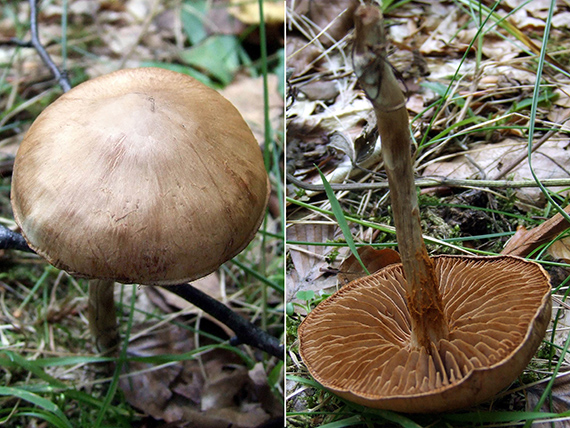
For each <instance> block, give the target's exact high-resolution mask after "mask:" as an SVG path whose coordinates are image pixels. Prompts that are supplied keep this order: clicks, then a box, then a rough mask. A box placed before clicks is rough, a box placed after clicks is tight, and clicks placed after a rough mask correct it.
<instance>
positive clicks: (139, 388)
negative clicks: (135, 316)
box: [119, 324, 283, 428]
mask: <svg viewBox="0 0 570 428" xmlns="http://www.w3.org/2000/svg"><path fill="white" fill-rule="evenodd" d="M193 335H194V333H193V332H191V331H190V330H187V329H184V328H182V327H179V326H176V325H172V324H170V325H167V326H165V327H164V328H163V329H162V330H161V331H160V332H158V333H157V332H155V333H154V334H153V335H152V336H144V337H141V338H138V339H136V340H134V341H132V342H131V343H130V344H129V349H128V351H127V352H128V355H130V356H132V355H134V356H152V355H165V354H181V353H183V352H188V351H190V350H192V349H194V341H193ZM200 358H201V361H200V362H199V361H198V360H185V361H178V362H174V363H172V364H169V365H168V366H166V367H156V366H155V365H153V364H149V363H143V362H137V361H130V362H128V363H126V364H125V366H124V368H123V376H122V377H121V380H120V383H119V385H120V388H121V389H122V390H123V392H124V394H125V398H126V399H127V401H128V402H129V403H130V404H131V405H132V406H134V407H136V408H138V409H140V410H141V411H142V412H145V413H146V414H148V415H150V416H152V417H153V418H155V419H157V420H164V421H166V422H167V423H176V424H178V425H180V426H185V425H184V424H187V423H188V422H192V424H193V425H192V426H200V427H204V428H227V427H228V426H230V425H231V426H232V427H236V428H238V427H239V428H255V427H257V426H259V425H261V424H263V423H264V422H266V421H267V420H269V419H270V418H271V417H276V416H279V415H281V414H282V413H283V409H282V407H281V408H280V407H278V406H275V405H274V403H267V404H266V405H267V406H268V407H267V408H265V407H264V406H265V405H264V404H262V402H268V397H263V400H262V397H260V396H259V395H258V392H259V390H260V389H259V388H260V385H259V383H260V381H259V380H258V381H257V382H255V381H254V380H252V377H255V375H253V376H250V374H249V372H248V370H247V368H246V367H245V366H244V365H243V362H242V360H241V359H239V358H238V357H237V356H236V355H235V354H234V353H232V352H228V351H225V350H213V351H210V352H208V353H205V354H203V355H201V357H200ZM127 374H128V376H125V375H127ZM258 377H259V376H258ZM269 394H271V392H269Z"/></svg>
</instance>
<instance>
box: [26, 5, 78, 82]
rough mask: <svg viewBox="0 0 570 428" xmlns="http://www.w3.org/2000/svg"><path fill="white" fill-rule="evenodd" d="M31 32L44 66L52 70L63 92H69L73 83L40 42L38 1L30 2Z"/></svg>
mask: <svg viewBox="0 0 570 428" xmlns="http://www.w3.org/2000/svg"><path fill="white" fill-rule="evenodd" d="M30 32H31V33H32V34H31V35H32V40H31V44H32V46H33V47H34V49H35V50H36V52H37V53H38V55H39V56H40V58H41V59H42V61H43V62H44V64H45V65H46V66H47V67H48V68H49V69H50V70H51V72H52V74H53V75H54V77H55V78H56V80H57V81H58V83H59V85H60V86H61V89H63V92H67V91H69V90H70V89H71V83H69V79H68V77H67V73H66V72H62V71H60V69H59V68H58V67H57V65H55V63H54V62H53V60H52V59H51V57H50V56H49V54H48V53H47V51H46V50H45V48H44V47H43V45H42V44H41V42H40V37H39V34H38V10H37V5H36V0H30Z"/></svg>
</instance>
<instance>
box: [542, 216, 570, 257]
mask: <svg viewBox="0 0 570 428" xmlns="http://www.w3.org/2000/svg"><path fill="white" fill-rule="evenodd" d="M569 227H570V225H569ZM547 252H548V254H550V256H551V257H552V258H554V259H558V260H563V261H564V262H565V263H568V262H570V238H563V239H559V240H557V241H555V242H553V243H552V245H550V246H549V247H548V250H547Z"/></svg>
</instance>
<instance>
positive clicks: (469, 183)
mask: <svg viewBox="0 0 570 428" xmlns="http://www.w3.org/2000/svg"><path fill="white" fill-rule="evenodd" d="M287 181H289V182H290V183H293V184H294V185H295V186H297V187H299V188H301V189H305V190H313V191H324V190H325V187H324V186H323V185H322V184H310V183H305V182H304V181H301V180H299V179H298V178H295V177H294V176H293V175H291V174H289V173H288V174H287ZM540 182H541V183H542V184H543V185H544V186H546V187H551V186H570V179H568V178H552V179H545V180H541V181H540ZM414 185H415V186H416V187H421V188H428V187H468V188H482V187H490V188H505V189H518V188H522V187H538V184H537V183H536V181H534V180H517V181H511V180H461V179H455V178H447V177H441V178H421V179H419V180H416V181H415V182H414ZM330 186H331V188H332V189H333V190H335V191H336V190H351V191H357V190H378V189H386V188H388V187H389V185H388V183H387V182H385V181H381V182H378V183H344V184H335V183H331V184H330Z"/></svg>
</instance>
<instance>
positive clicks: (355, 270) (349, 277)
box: [338, 245, 400, 285]
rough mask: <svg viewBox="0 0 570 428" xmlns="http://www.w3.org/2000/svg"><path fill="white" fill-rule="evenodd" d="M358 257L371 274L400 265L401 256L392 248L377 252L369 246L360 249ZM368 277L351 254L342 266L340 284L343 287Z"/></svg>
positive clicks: (339, 275)
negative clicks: (393, 265) (396, 264)
mask: <svg viewBox="0 0 570 428" xmlns="http://www.w3.org/2000/svg"><path fill="white" fill-rule="evenodd" d="M358 255H359V256H360V259H361V260H362V263H363V264H364V266H366V269H367V270H368V272H369V273H370V274H373V273H375V272H378V271H379V270H380V269H383V268H385V267H386V266H388V265H391V264H393V263H400V254H398V252H397V251H394V250H392V249H390V248H384V249H381V250H376V249H374V248H373V247H370V246H368V245H367V246H364V247H360V248H359V249H358ZM366 275H367V273H366V272H365V271H364V269H362V265H361V264H360V263H359V262H358V260H356V257H354V254H351V255H350V257H348V258H347V259H346V260H345V261H344V262H343V263H342V264H341V265H340V269H339V273H338V282H339V284H341V285H346V284H348V283H349V282H351V281H354V280H355V279H358V278H361V277H363V276H366Z"/></svg>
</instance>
